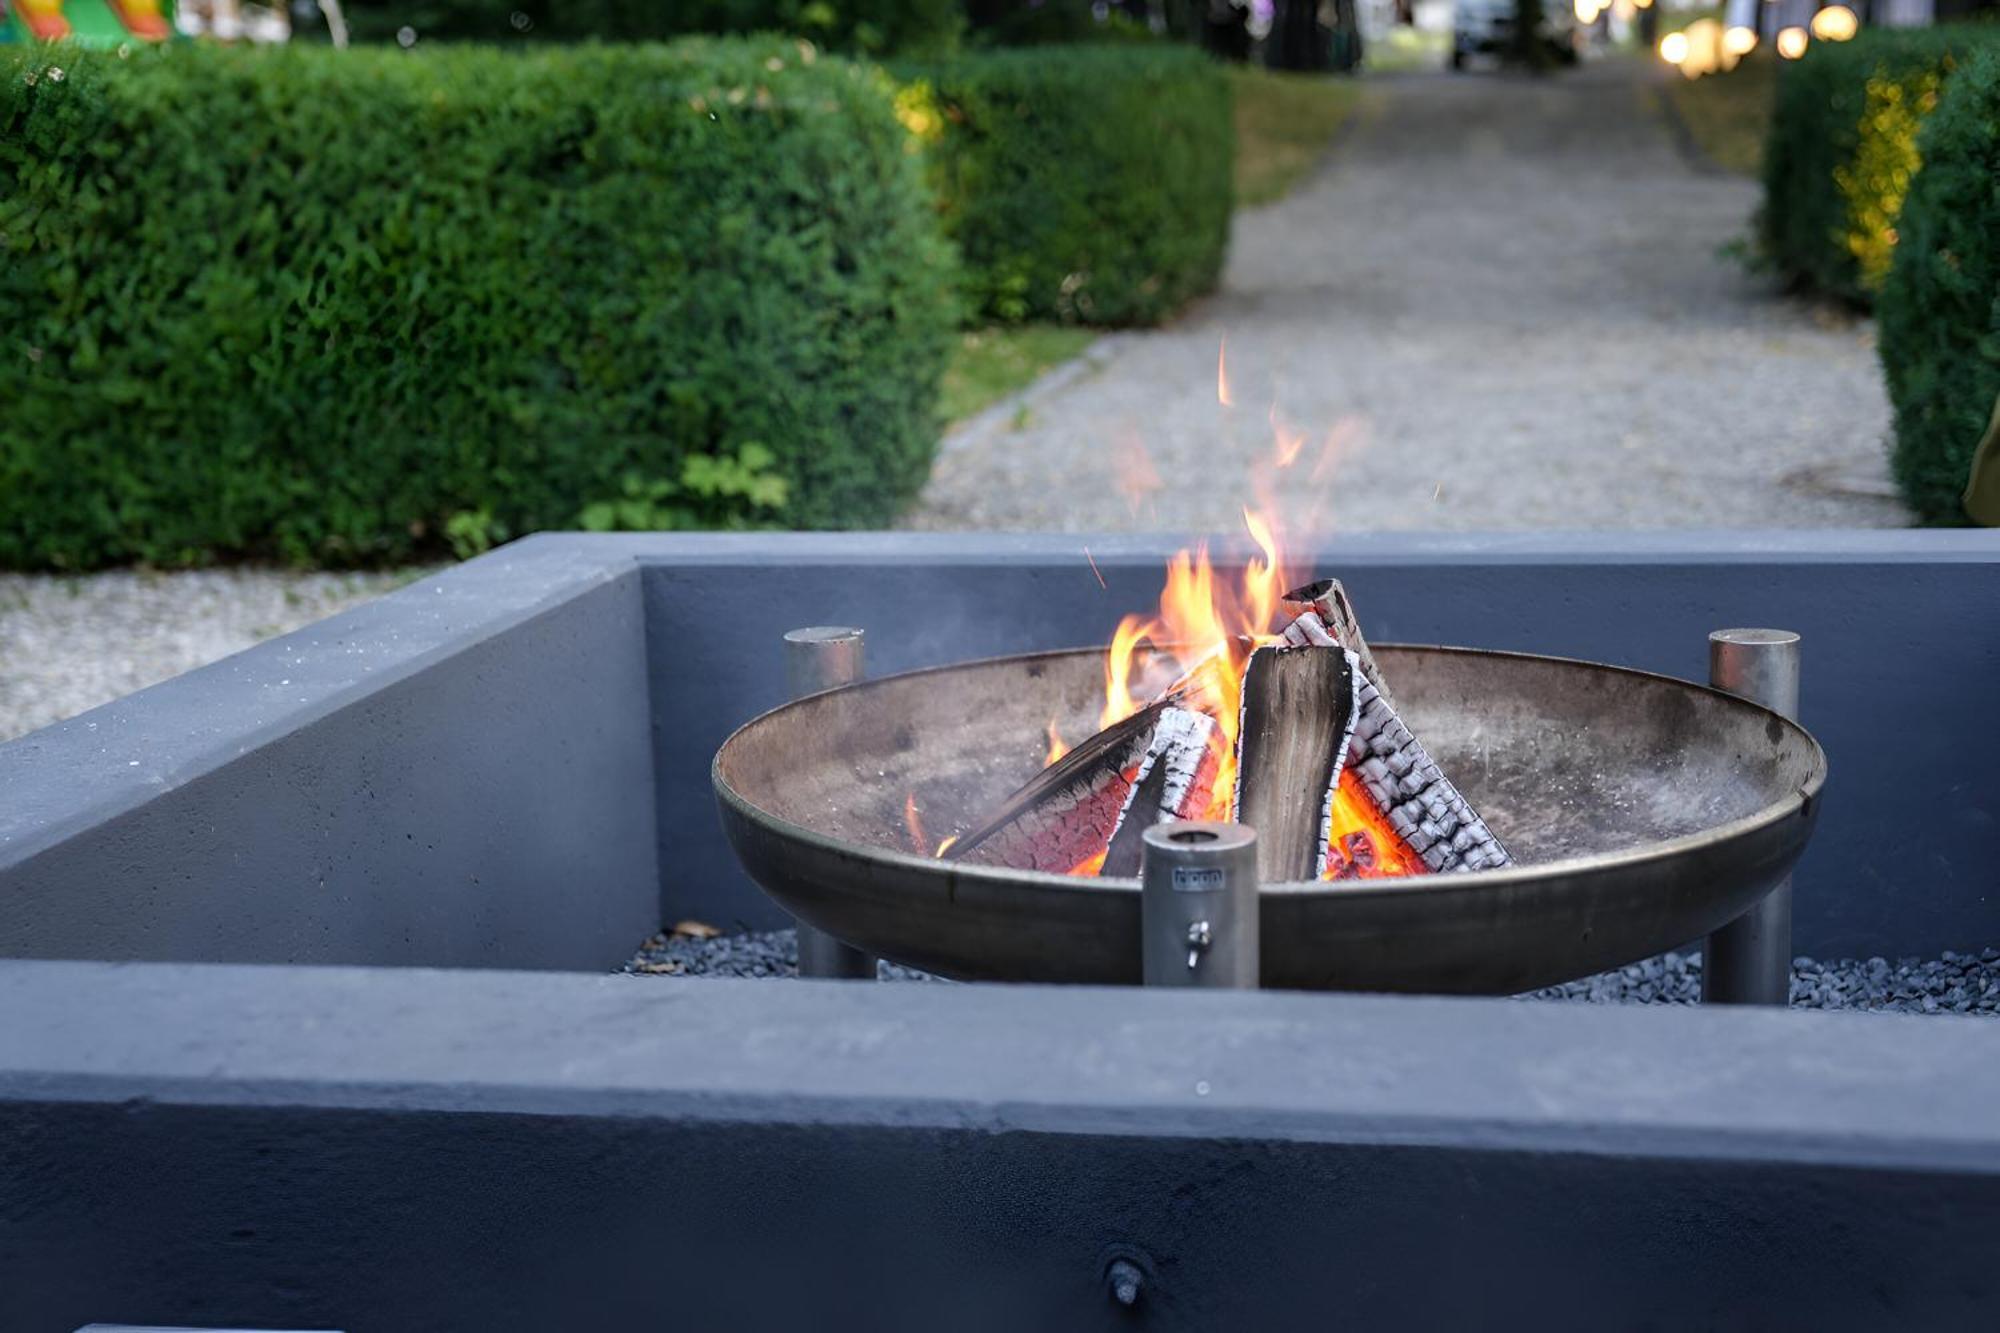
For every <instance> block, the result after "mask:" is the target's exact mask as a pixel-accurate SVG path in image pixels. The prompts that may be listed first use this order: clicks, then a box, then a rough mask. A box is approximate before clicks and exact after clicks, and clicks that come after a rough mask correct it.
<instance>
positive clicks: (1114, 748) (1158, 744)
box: [946, 700, 1217, 875]
mask: <svg viewBox="0 0 2000 1333" xmlns="http://www.w3.org/2000/svg"><path fill="white" fill-rule="evenodd" d="M1214 729H1215V723H1214V721H1213V720H1212V719H1210V718H1208V717H1206V716H1204V715H1203V714H1200V713H1195V712H1190V711H1188V710H1187V709H1184V708H1175V707H1173V706H1172V705H1171V704H1170V703H1168V702H1167V701H1166V700H1162V701H1160V702H1158V703H1154V704H1151V705H1149V706H1148V707H1146V708H1143V709H1141V710H1140V711H1139V712H1137V713H1135V714H1133V715H1132V716H1131V717H1128V718H1126V719H1125V720H1124V721H1122V722H1117V723H1114V724H1113V725H1111V726H1109V727H1107V728H1105V729H1104V730H1103V731H1100V732H1098V733H1097V734H1096V735H1094V736H1092V737H1090V739H1088V740H1086V741H1084V742H1082V743H1081V744H1079V745H1078V746H1077V747H1076V748H1075V749H1074V750H1071V751H1070V752H1069V753H1068V754H1066V755H1064V756H1063V757H1062V758H1061V759H1060V760H1058V761H1056V762H1055V763H1054V764H1051V765H1050V766H1049V767H1047V768H1045V769H1043V770H1042V771H1041V772H1039V773H1037V774H1036V775H1035V776H1034V777H1032V778H1030V779H1029V780H1028V781H1027V782H1026V783H1025V784H1024V785H1023V786H1022V787H1021V788H1020V789H1019V790H1017V791H1016V792H1015V793H1014V794H1013V795H1012V796H1010V797H1008V798H1007V800H1006V801H1005V802H1004V803H1003V804H1002V805H1001V807H1000V809H999V810H998V811H997V812H995V814H994V815H993V816H992V817H991V818H990V819H988V820H987V821H986V822H985V823H983V824H981V825H980V826H979V827H978V828H976V829H974V830H972V831H971V832H969V833H967V834H966V835H965V836H964V837H963V838H961V839H959V841H958V842H956V843H954V844H953V845H952V847H951V849H950V850H949V851H948V852H947V853H946V858H947V859H949V860H964V861H969V862H971V863H973V864H975V865H998V866H1007V867H1009V868H1010V869H1014V870H1046V871H1049V872H1052V873H1055V874H1067V873H1069V872H1070V871H1072V870H1076V869H1078V868H1079V867H1084V866H1088V865H1089V864H1090V863H1091V862H1093V861H1094V860H1096V859H1097V858H1098V857H1100V856H1102V857H1104V858H1105V863H1104V866H1103V868H1102V869H1100V870H1099V873H1101V874H1133V875H1136V874H1137V873H1138V848H1139V835H1140V833H1141V832H1143V831H1144V829H1146V828H1147V827H1149V826H1151V825H1153V824H1156V823H1159V822H1160V821H1161V820H1163V819H1191V818H1198V817H1199V816H1200V815H1201V814H1202V813H1205V812H1206V811H1207V809H1208V800H1209V793H1210V789H1211V788H1212V787H1213V785H1214V782H1215V770H1216V766H1217V763H1216V758H1215V756H1214V755H1213V754H1212V753H1211V748H1212V747H1211V745H1210V736H1211V735H1212V733H1213V732H1214ZM1127 824H1130V825H1131V826H1132V831H1131V833H1130V835H1129V842H1130V848H1129V855H1130V859H1131V866H1130V868H1129V869H1115V870H1114V869H1112V868H1111V864H1110V862H1111V852H1112V850H1120V851H1123V850H1125V849H1123V848H1122V847H1121V848H1116V849H1114V848H1113V844H1114V843H1115V842H1117V840H1118V834H1119V833H1120V831H1121V830H1122V829H1123V828H1124V827H1125V826H1126V825H1127ZM1120 864H1121V865H1122V861H1121V863H1120Z"/></svg>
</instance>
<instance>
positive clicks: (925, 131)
mask: <svg viewBox="0 0 2000 1333" xmlns="http://www.w3.org/2000/svg"><path fill="white" fill-rule="evenodd" d="M903 73H904V77H905V78H906V79H907V80H908V86H907V87H906V88H905V90H904V93H903V96H902V98H901V99H900V102H899V106H900V109H901V112H902V115H903V118H904V123H905V124H907V125H909V126H910V128H911V129H912V130H913V131H915V132H916V133H917V134H918V135H919V136H920V137H921V138H923V139H924V140H925V141H926V143H927V152H926V157H927V159H928V161H929V166H930V175H931V181H932V185H933V188H934V189H935V191H936V193H937V196H938V200H939V203H938V207H939V210H940V211H941V213H942V216H943V218H944V224H945V229H946V231H947V232H948V233H949V234H950V235H951V237H952V238H953V239H954V240H956V241H957V242H958V244H959V247H960V249H961V250H962V252H963V254H964V257H965V268H966V293H967V298H968V304H969V305H970V307H971V308H972V310H973V311H974V312H975V313H977V314H980V315H986V316H991V317H995V318H1000V319H1025V318H1030V317H1033V318H1045V319H1057V320H1063V321H1068V322H1075V323H1085V324H1108V325H1118V324H1154V323H1158V322H1159V321H1160V320H1162V319H1164V318H1166V317H1167V316H1168V315H1170V314H1172V313H1173V312H1174V311H1175V310H1176V309H1178V308H1179V307H1180V306H1182V305H1183V304H1185V303H1186V302H1187V301H1188V300H1189V299H1190V298H1191V297H1194V296H1198V295H1200V294H1201V293H1203V292H1206V291H1208V290H1209V289H1211V288H1212V287H1213V286H1214V285H1215V282H1216V279H1217V277H1218V276H1219V275H1220V273H1221V271H1222V261H1223V256H1224V253H1225V251H1226V250H1227V249H1228V245H1229V216H1230V206H1231V198H1230V170H1231V164H1232V159H1233V155H1234V153H1235V135H1234V131H1233V129H1232V127H1231V120H1230V96H1229V80H1228V77H1227V75H1226V73H1225V72H1224V70H1223V68H1222V67H1221V66H1220V65H1217V64H1216V63H1215V62H1214V61H1212V60H1210V59H1209V58H1208V57H1206V56H1204V55H1202V54H1201V53H1199V52H1197V51H1193V50H1190V49H1188V48H1186V47H1179V46H1173V45H1169V44H1164V43H1153V44H1147V45H1120V46H1045V47H1035V48H1031V49H1025V50H1018V51H997V52H993V53H991V54H985V55H978V56H968V57H965V58H962V59H958V60H952V61H947V62H942V63H937V64H932V65H929V66H924V67H912V68H908V69H905V70H904V71H903Z"/></svg>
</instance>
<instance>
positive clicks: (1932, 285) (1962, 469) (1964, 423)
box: [1877, 50, 2000, 523]
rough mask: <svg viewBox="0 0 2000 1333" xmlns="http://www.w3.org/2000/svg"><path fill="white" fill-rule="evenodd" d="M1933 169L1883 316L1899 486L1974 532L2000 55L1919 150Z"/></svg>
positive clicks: (1919, 190) (1990, 361)
mask: <svg viewBox="0 0 2000 1333" xmlns="http://www.w3.org/2000/svg"><path fill="white" fill-rule="evenodd" d="M1918 147H1919V150H1920V151H1921V153H1922V155H1923V162H1924V166H1923V170H1922V171H1920V172H1918V173H1917V177H1916V179H1915V181H1913V182H1912V183H1911V185H1910V193H1909V198H1908V199H1907V200H1906V201H1905V202H1904V204H1903V212H1902V219H1901V221H1900V222H1899V223H1898V227H1897V229H1898V231H1899V233H1900V239H1899V240H1898V242H1897V245H1896V258H1895V264H1894V266H1893V267H1892V268H1891V269H1890V272H1889V278H1888V281H1887V282H1886V283H1885V284H1884V285H1883V287H1882V295H1881V299H1880V301H1879V303H1878V306H1877V316H1878V320H1877V322H1878V327H1879V330H1880V349H1881V355H1882V369H1883V371H1884V373H1885V375H1886V377H1887V379H1888V383H1889V398H1890V401H1891V402H1892V403H1894V405H1895V409H1896V445H1895V452H1894V459H1893V461H1894V464H1895V472H1896V479H1897V481H1898V482H1900V483H1901V484H1902V487H1903V493H1904V494H1905V495H1906V496H1908V497H1909V501H1910V504H1911V505H1912V506H1913V507H1914V508H1915V509H1916V510H1917V512H1918V513H1920V514H1922V515H1923V516H1924V517H1925V518H1926V519H1929V520H1931V521H1933V522H1959V523H1962V522H1964V521H1965V513H1964V510H1963V508H1962V507H1961V501H1962V497H1963V494H1964V491H1965V484H1966V479H1967V477H1968V475H1969V474H1970V472H1971V468H1972V455H1973V450H1974V448H1975V447H1976V446H1977V445H1978V443H1979V439H1980V437H1981V435H1982V434H1983V433H1984V432H1985V430H1986V428H1987V424H1988V422H1989V421H1990V420H1991V418H1992V415H1993V410H1994V402H1995V400H1996V399H1997V398H2000V50H1996V51H1993V52H1985V53H1981V54H1980V55H1978V56H1977V57H1976V58H1974V59H1973V60H1971V61H1969V62H1968V63H1967V64H1966V66H1965V68H1964V69H1963V70H1962V71H1960V72H1959V73H1958V74H1956V75H1955V76H1954V77H1953V78H1952V81H1951V87H1950V89H1949V91H1947V92H1946V94H1945V96H1944V98H1943V100H1942V101H1941V102H1940V104H1939V106H1938V109H1937V112H1936V114H1935V115H1933V116H1932V117H1931V118H1930V120H1929V122H1928V123H1927V124H1926V125H1925V126H1924V131H1923V134H1922V135H1921V136H1920V138H1919V140H1918Z"/></svg>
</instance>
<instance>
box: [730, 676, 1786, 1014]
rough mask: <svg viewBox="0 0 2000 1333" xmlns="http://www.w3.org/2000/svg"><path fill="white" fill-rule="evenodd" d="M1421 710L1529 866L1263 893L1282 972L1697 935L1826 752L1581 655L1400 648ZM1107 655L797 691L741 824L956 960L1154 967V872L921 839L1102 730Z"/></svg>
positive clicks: (1768, 879) (1104, 976)
mask: <svg viewBox="0 0 2000 1333" xmlns="http://www.w3.org/2000/svg"><path fill="white" fill-rule="evenodd" d="M1376 653H1377V655H1378V656H1379V658H1380V659H1381V663H1382V668H1383V671H1384V674H1385V675H1386V676H1387V677H1388V680H1389V682H1390V686H1391V688H1392V689H1394V690H1395V693H1396V701H1397V705H1398V707H1399V708H1400V709H1401V711H1402V713H1403V716H1404V718H1405V719H1406V720H1407V721H1408V723H1409V724H1410V727H1411V729H1412V730H1413V731H1414V732H1415V733H1416V735H1417V736H1418V737H1419V738H1420V739H1421V740H1422V741H1423V742H1424V744H1425V745H1426V746H1427V747H1428V748H1429V750H1430V752H1431V754H1432V755H1433V756H1434V757H1435V758H1436V759H1437V761H1438V763H1439V764H1440V765H1441V766H1442V767H1443V769H1444V771H1445V773H1446V774H1447V775H1449V776H1450V778H1451V779H1452V781H1453V782H1455V783H1456V784H1458V786H1459V788H1460V789H1461V790H1462V791H1464V793H1465V794H1466V796H1467V797H1469V798H1470V799H1471V801H1472V803H1473V805H1474V806H1476V807H1477V808H1478V809H1479V811H1480V813H1481V814H1483V815H1484V816H1485V817H1486V821H1487V823H1488V824H1489V825H1491V827H1492V828H1493V830H1494V832H1495V833H1497V834H1499V836H1500V838H1501V840H1502V841H1504V842H1505V843H1506V844H1507V847H1508V849H1509V850H1510V851H1512V852H1513V854H1514V857H1515V859H1516V861H1517V863H1518V864H1516V865H1515V866H1513V867H1511V868H1509V869H1506V870H1493V871H1482V872H1478V873H1473V874H1463V875H1438V876H1420V877H1416V878H1410V879H1397V880H1375V881H1370V882H1367V883H1365V884H1363V885H1361V886H1358V887H1352V886H1341V887H1336V886H1334V885H1332V884H1318V883H1314V884H1266V885H1264V886H1263V903H1262V913H1261V920H1262V928H1263V981H1264V984H1265V985H1266V986H1281V987H1295V988H1305V989H1339V990H1378V991H1442V992H1457V993H1464V994H1508V993H1512V992H1515V991H1521V990H1528V989H1532V988H1534V987H1537V986H1545V985H1550V984H1553V983H1555V982H1558V981H1566V980H1569V979H1570V978H1573V977H1580V976H1587V975H1589V974H1590V973H1592V972H1598V971H1602V970H1603V969H1605V968H1608V967H1616V966H1619V965H1621V964H1624V963H1629V962H1633V961H1635V960H1637V959H1640V958H1645V957H1648V956H1650V955H1652V954H1655V953H1658V952H1660V951H1661V950H1663V949H1669V948H1673V947H1675V946H1677V945H1681V944H1685V943H1687V942H1688V941H1690V940H1695V939H1698V938H1700V937H1701V936H1702V935H1704V934H1706V933H1707V932H1709V931H1710V930H1713V929H1714V928H1716V927H1717V926H1720V925H1722V924H1723V923H1724V922H1726V921H1728V920H1730V919H1731V918H1733V917H1735V916H1737V915H1738V914H1739V913H1741V912H1742V911H1743V910H1744V909H1745V908H1747V907H1748V906H1750V904H1751V903H1753V902H1754V901H1756V900H1757V898H1758V897H1760V896H1761V895H1762V894H1763V893H1764V892H1765V891H1766V890H1768V889H1770V888H1771V887H1772V886H1773V885H1775V884H1776V883H1777V882H1778V881H1779V880H1780V879H1781V878H1782V877H1783V876H1784V875H1785V874H1786V873H1787V872H1789V871H1790V869H1791V867H1792V863H1793V862H1794V861H1796V860H1797V859H1798V856H1799V853H1800V852H1802V851H1803V850H1804V849H1805V845H1806V839H1807V837H1808V836H1810V835H1811V833H1812V826H1813V817H1814V815H1815V813H1816V810H1817V806H1818V800H1817V798H1818V795H1819V790H1820V786H1821V784H1822V783H1823V782H1824V781H1825V779H1826V756H1825V754H1824V753H1823V752H1822V751H1821V750H1820V748H1819V745H1818V743H1817V742H1815V741H1814V740H1813V738H1812V737H1811V736H1810V735H1809V734H1807V733H1806V732H1805V731H1804V730H1803V729H1802V728H1800V727H1798V726H1796V725H1794V724H1792V723H1791V722H1788V721H1786V720H1784V719H1783V718H1781V717H1779V716H1778V715H1777V714H1775V713H1772V712H1769V711H1767V710H1765V709H1763V708H1759V707H1757V706H1756V705H1754V704H1750V703H1746V702H1744V701H1742V700H1740V699H1736V698H1734V697H1732V696H1729V695H1726V694H1722V693H1719V692H1717V691H1715V690H1710V689H1706V688H1703V687H1701V686H1698V685H1691V684H1689V683H1687V682H1685V681H1680V680H1674V679H1671V678H1669V677H1665V676H1655V675H1650V674H1647V673H1645V672H1639V671H1629V670H1626V669H1623V668H1620V667H1609V666H1599V665H1595V664H1593V663H1589V662H1577V661H1570V660H1567V659H1564V658H1555V657H1536V656H1528V655H1524V654H1518V653H1495V652H1482V651H1476V650H1472V649H1465V648H1432V647H1406V646H1394V645H1383V646H1379V647H1378V648H1377V649H1376ZM1102 661H1103V650H1102V649H1078V650H1073V651H1068V652H1055V653H1037V654H1033V655H1030V656H1025V657H1007V658H999V659H995V660H992V661H985V662H971V663H967V664H964V665H961V666H952V667H942V668H938V669H936V670H930V671H917V672H911V673H909V674H907V675H901V676H890V677H885V678H883V679H881V680H876V681H870V682H867V683H865V684H861V685H855V686H850V687H848V688H845V689H839V690H831V691H828V692H827V693H824V694H818V695H813V696H811V697H809V698H805V699H801V700H799V701H797V702H795V703H792V704H788V705H787V706H785V707H783V708H779V709H777V710H775V711H773V712H770V713H766V714H764V715H763V716H762V717H759V718H757V719H755V720H754V721H752V722H750V723H748V724H747V725H746V726H744V727H743V728H742V729H741V730H739V731H737V732H736V734H735V735H733V736H731V737H730V738H729V740H728V741H727V742H726V743H725V744H724V745H723V747H722V749H721V751H720V752H719V753H718V754H717V755H716V757H715V790H716V795H717V798H718V800H719V802H720V804H721V808H722V822H723V827H724V829H725V830H726V831H727V833H728V836H729V840H730V842H731V844H732V845H734V847H735V848H736V854H737V856H738V857H740V858H741V859H742V862H743V865H744V867H745V868H746V869H747V870H748V871H749V872H750V875H751V877H752V878H754V879H755V880H756V881H757V882H758V883H759V884H761V885H763V887H764V888H765V890H766V891H768V892H769V893H770V894H771V895H772V896H773V897H775V898H776V899H777V900H778V901H779V902H781V903H783V904H784V906H785V907H786V908H787V909H788V910H790V911H791V912H792V913H793V914H795V915H797V916H800V917H803V918H804V919H805V920H807V921H809V922H811V923H812V924H813V925H815V926H818V927H820V928H821V929H822V930H825V931H827V932H829V933H831V934H833V935H836V936H838V937H839V938H841V939H843V940H846V941H848V942H849V943H850V944H853V945H856V946H857V947H859V948H862V949H865V950H867V951H869V952H871V953H876V954H880V955H881V956H883V957H885V958H891V959H894V960H896V961H897V962H901V963H907V964H910V965H911V966H913V967H919V968H923V969H924V970H926V971H929V972H934V973H938V974H940V975H942V976H947V977H958V978H962V979H968V980H970V979H981V980H1005V981H1046V982H1098V983H1136V982H1138V980H1139V976H1140V967H1139V947H1140V946H1139V884H1138V881H1137V880H1131V879H1125V880H1120V879H1072V878H1068V877H1065V876H1061V875H1048V874H1039V873H1033V872H1027V871H1013V870H1002V869H994V868H991V867H983V866H973V865H963V864H958V863H953V862H945V861H938V860H935V859H932V858H930V857H927V856H922V855H918V854H916V853H915V852H914V851H913V850H912V839H911V837H910V835H909V834H908V833H907V832H906V831H905V819H904V803H905V800H906V798H907V797H908V796H909V795H911V794H914V795H915V797H916V804H917V807H918V809H919V811H920V812H921V816H922V819H923V822H924V824H925V826H926V828H927V830H928V832H929V835H930V836H931V837H933V838H935V837H937V836H940V835H941V834H944V833H948V832H950V831H952V830H953V829H955V828H959V827H963V826H965V825H967V824H969V823H970V822H972V821H973V820H975V819H976V818H978V817H979V816H980V815H981V814H982V813H984V812H986V811H988V810H990V809H991V808H992V807H993V806H994V805H996V804H997V803H998V802H999V801H1000V800H1001V799H1002V798H1004V797H1005V796H1006V795H1007V794H1008V793H1009V792H1011V791H1012V790H1013V789H1014V788H1015V787H1017V786H1018V785H1019V784H1020V783H1022V782H1023V781H1025V780H1026V779H1027V778H1028V777H1029V776H1030V775H1031V774H1033V773H1034V772H1035V771H1036V770H1037V769H1039V768H1040V767H1041V765H1042V757H1043V753H1044V750H1045V746H1046V739H1045V737H1046V730H1047V727H1048V724H1049V721H1050V720H1051V718H1053V719H1055V720H1056V721H1057V723H1058V725H1059V726H1060V727H1061V728H1062V730H1063V734H1064V735H1065V736H1067V737H1068V738H1069V739H1071V740H1076V739H1079V738H1081V737H1082V736H1084V735H1087V734H1088V733H1089V732H1090V731H1092V730H1093V729H1094V728H1095V718H1096V714H1097V709H1098V706H1099V703H1100V701H1101V698H1102V690H1103V676H1102Z"/></svg>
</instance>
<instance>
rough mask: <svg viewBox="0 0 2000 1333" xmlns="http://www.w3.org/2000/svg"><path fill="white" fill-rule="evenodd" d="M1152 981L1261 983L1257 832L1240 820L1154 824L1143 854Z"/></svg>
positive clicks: (1246, 986) (1143, 922) (1143, 928)
mask: <svg viewBox="0 0 2000 1333" xmlns="http://www.w3.org/2000/svg"><path fill="white" fill-rule="evenodd" d="M1139 882H1140V885H1141V890H1142V891H1141V896H1140V900H1139V915H1140V932H1141V938H1142V940H1143V949H1144V955H1145V977H1146V984H1147V985H1148V986H1213V987H1218V988H1225V989H1228V988H1233V989H1238V990H1254V989H1255V988H1256V986H1257V967H1258V935H1257V834H1256V832H1255V831H1254V830H1252V829H1250V828H1247V827H1245V826H1244V825H1242V824H1211V823H1205V822H1199V821H1189V822H1186V823H1176V824H1155V825H1154V826H1153V827H1152V828H1149V829H1147V830H1146V832H1145V835H1144V838H1143V845H1142V846H1141V848H1140V852H1139Z"/></svg>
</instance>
